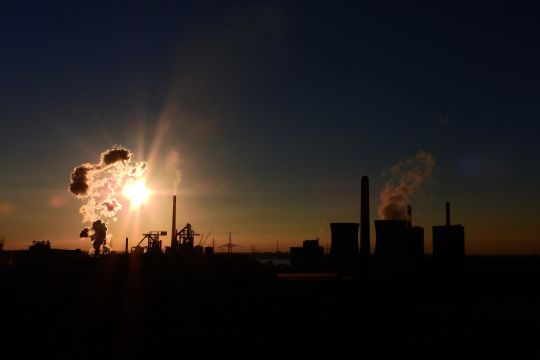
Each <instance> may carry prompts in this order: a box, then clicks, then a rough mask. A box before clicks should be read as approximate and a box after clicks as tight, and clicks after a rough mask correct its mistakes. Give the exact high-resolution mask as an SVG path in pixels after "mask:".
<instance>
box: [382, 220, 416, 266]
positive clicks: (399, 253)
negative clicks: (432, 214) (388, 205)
mask: <svg viewBox="0 0 540 360" xmlns="http://www.w3.org/2000/svg"><path fill="white" fill-rule="evenodd" d="M407 223H408V221H406V220H375V234H376V237H377V241H376V243H375V257H376V258H377V261H378V262H379V263H384V264H385V265H392V266H400V265H401V266H402V265H404V264H405V262H406V257H407V254H408V252H409V249H408V246H407Z"/></svg>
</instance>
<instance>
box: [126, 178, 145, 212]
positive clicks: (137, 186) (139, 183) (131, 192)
mask: <svg viewBox="0 0 540 360" xmlns="http://www.w3.org/2000/svg"><path fill="white" fill-rule="evenodd" d="M122 194H124V196H126V197H127V198H128V199H130V200H131V207H132V208H138V207H140V206H141V205H142V204H143V203H145V202H146V200H148V197H150V190H149V189H148V188H147V187H146V184H145V180H144V179H139V180H136V181H128V182H126V184H125V185H124V188H123V189H122Z"/></svg>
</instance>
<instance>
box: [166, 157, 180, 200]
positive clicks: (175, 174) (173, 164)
mask: <svg viewBox="0 0 540 360" xmlns="http://www.w3.org/2000/svg"><path fill="white" fill-rule="evenodd" d="M180 162H181V158H180V153H179V152H178V150H175V149H172V150H171V151H169V154H168V155H167V159H166V161H165V169H166V171H167V174H169V175H170V176H171V177H172V178H173V195H176V191H177V190H178V186H180V183H181V182H182V172H181V171H180Z"/></svg>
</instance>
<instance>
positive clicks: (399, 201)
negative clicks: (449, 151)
mask: <svg viewBox="0 0 540 360" xmlns="http://www.w3.org/2000/svg"><path fill="white" fill-rule="evenodd" d="M434 165H435V161H434V160H433V155H431V154H430V153H428V152H426V151H423V150H419V151H418V152H417V153H416V155H415V156H414V157H412V158H409V159H405V160H403V161H400V162H398V163H397V164H395V165H394V166H392V167H391V168H390V171H389V173H390V175H391V176H392V179H390V180H389V181H388V182H387V183H386V184H385V186H384V189H383V190H382V191H381V195H380V197H381V203H380V205H379V218H380V219H382V220H408V215H407V202H408V198H409V196H410V195H411V194H413V193H415V192H417V191H419V190H420V187H421V185H422V184H423V183H424V182H425V181H427V180H429V179H430V178H431V171H432V169H433V166H434Z"/></svg>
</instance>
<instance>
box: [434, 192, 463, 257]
mask: <svg viewBox="0 0 540 360" xmlns="http://www.w3.org/2000/svg"><path fill="white" fill-rule="evenodd" d="M433 259H434V260H435V261H436V262H438V263H439V264H445V265H451V264H456V265H457V264H461V263H462V262H463V261H464V259H465V228H464V227H463V226H462V225H461V224H458V225H451V223H450V203H449V202H447V203H446V224H445V225H439V226H433Z"/></svg>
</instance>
